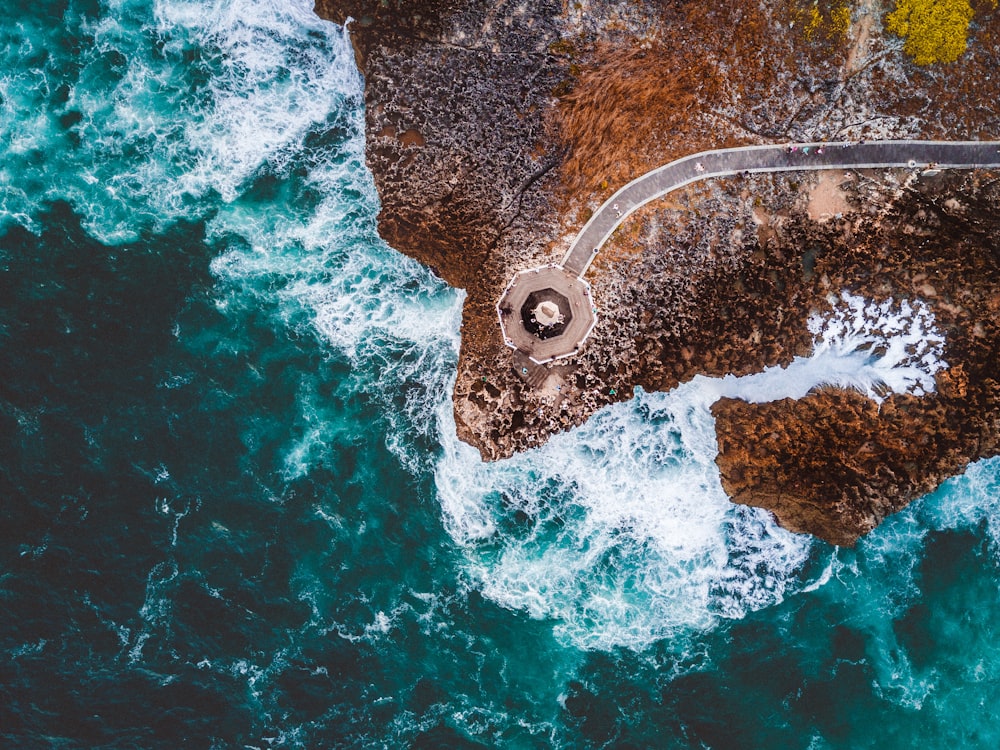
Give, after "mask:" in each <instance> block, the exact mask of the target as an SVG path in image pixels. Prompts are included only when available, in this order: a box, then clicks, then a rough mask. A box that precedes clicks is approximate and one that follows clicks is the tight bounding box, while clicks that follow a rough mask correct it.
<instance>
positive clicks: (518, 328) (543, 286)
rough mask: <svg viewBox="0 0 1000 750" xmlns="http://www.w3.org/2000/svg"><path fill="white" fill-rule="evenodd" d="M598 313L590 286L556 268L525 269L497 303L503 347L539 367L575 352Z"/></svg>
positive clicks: (592, 325)
mask: <svg viewBox="0 0 1000 750" xmlns="http://www.w3.org/2000/svg"><path fill="white" fill-rule="evenodd" d="M596 312H597V311H596V308H595V307H594V303H593V302H592V301H591V299H590V285H589V284H588V283H587V282H586V281H584V280H583V279H580V278H577V277H576V276H571V275H570V274H568V273H566V271H564V270H563V269H562V268H560V267H559V266H555V265H549V266H543V267H541V268H531V269H528V270H527V271H521V272H520V273H518V274H517V275H516V276H515V277H514V278H513V279H512V280H511V282H510V284H508V285H507V288H506V289H505V290H504V293H503V295H502V296H501V297H500V301H499V302H498V303H497V315H498V316H499V318H500V328H501V330H502V331H503V337H504V343H506V344H507V346H509V347H511V348H512V349H517V350H518V351H521V352H524V353H525V354H526V355H528V357H529V358H530V359H531V361H532V362H535V363H536V364H539V365H542V364H545V363H546V362H551V361H552V360H554V359H559V358H561V357H569V356H572V355H574V354H576V353H577V352H578V351H579V349H580V346H581V345H582V344H583V342H584V341H585V340H586V338H587V336H589V335H590V332H591V331H592V330H593V329H594V325H595V324H596V323H597V315H596Z"/></svg>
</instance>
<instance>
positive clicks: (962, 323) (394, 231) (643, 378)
mask: <svg viewBox="0 0 1000 750" xmlns="http://www.w3.org/2000/svg"><path fill="white" fill-rule="evenodd" d="M807 5H808V8H812V7H813V6H812V4H807ZM807 5H803V8H801V9H800V8H798V7H797V6H796V5H795V3H789V4H788V6H787V7H785V8H783V9H780V8H779V9H776V10H773V11H771V12H770V13H769V14H767V15H765V14H763V13H762V12H761V11H760V9H759V8H758V7H757V6H756V5H753V6H751V5H749V4H747V5H742V4H739V3H735V4H725V7H720V8H706V7H702V5H701V4H690V3H663V4H661V3H652V2H648V3H647V2H638V3H628V4H620V3H611V2H602V1H600V0H597V1H588V2H581V3H572V4H569V3H562V2H556V1H553V2H546V1H545V0H543V1H542V2H538V3H531V4H529V5H525V4H515V3H506V2H499V3H496V2H493V3H487V2H484V1H482V0H448V1H446V0H440V1H435V0H428V1H421V2H398V1H396V0H376V1H371V2H369V1H366V0H319V1H318V2H317V6H316V9H317V12H318V13H319V14H320V15H321V16H323V17H325V18H328V19H330V20H333V21H336V22H338V23H343V22H344V21H345V20H346V19H347V18H348V17H350V18H353V19H354V20H353V21H352V23H351V26H350V29H351V35H352V41H353V43H354V45H355V49H356V53H357V58H358V62H359V65H360V67H361V69H362V72H363V74H364V76H365V100H366V107H367V110H366V137H367V145H366V149H367V160H368V164H369V167H370V168H371V170H372V173H373V175H374V178H375V182H376V186H377V188H378V191H379V195H380V197H381V200H382V211H381V214H380V216H379V231H380V233H381V234H382V236H383V237H384V238H385V239H386V241H387V242H389V244H391V245H392V246H393V247H395V248H397V249H398V250H400V251H401V252H404V253H406V254H407V255H410V256H412V257H414V258H416V259H418V260H420V261H421V262H423V263H426V264H428V265H430V266H431V267H433V268H434V269H435V270H436V272H437V273H439V274H440V275H441V276H442V277H443V278H444V279H445V280H446V281H447V282H448V283H450V284H452V285H454V286H457V287H461V288H464V289H465V290H466V292H467V295H468V296H467V298H466V303H465V309H464V312H463V323H462V345H461V352H460V359H459V365H458V368H459V372H458V377H457V382H456V386H455V396H454V403H455V417H456V426H457V429H458V432H459V436H460V437H461V438H462V439H463V440H465V441H466V442H469V443H471V444H473V445H475V446H476V447H477V448H478V449H479V450H480V452H481V454H482V455H483V457H484V458H486V459H488V460H489V459H497V458H502V457H505V456H509V455H511V454H512V453H514V452H516V451H519V450H523V449H525V448H528V447H531V446H534V445H538V444H541V443H542V442H544V441H545V440H546V439H547V438H548V437H549V436H550V435H552V434H554V433H555V432H558V431H560V430H564V429H568V428H569V427H572V426H574V425H578V424H580V423H582V422H583V421H584V420H586V419H587V418H588V417H589V416H590V415H591V414H593V413H594V412H595V411H596V410H597V409H599V408H601V407H602V406H605V405H607V404H609V403H611V402H613V401H616V400H622V399H627V398H630V397H631V396H632V394H633V392H634V388H635V387H636V386H641V387H642V388H644V389H646V390H668V389H670V388H673V387H675V386H676V385H678V384H679V383H682V382H685V381H687V380H690V379H691V378H692V377H694V376H695V375H697V374H706V375H715V376H723V375H725V374H728V373H733V374H737V375H743V374H749V373H753V372H757V371H760V370H762V369H764V368H766V367H774V366H786V365H788V364H789V363H791V362H792V361H793V360H794V359H795V358H796V357H804V356H808V355H809V354H810V353H811V352H812V351H813V349H814V347H815V344H816V337H815V333H814V332H813V331H811V330H810V328H809V321H810V319H813V318H814V317H815V316H816V315H820V316H822V315H833V314H836V310H835V308H836V305H837V304H838V303H837V300H838V299H841V298H842V296H843V295H844V294H850V295H853V296H855V297H858V298H861V299H864V300H867V301H868V303H869V304H870V305H872V306H873V307H874V308H878V307H879V305H885V304H887V303H890V302H893V301H894V302H893V303H894V304H896V303H900V302H901V301H912V303H913V304H914V305H916V304H918V303H919V304H920V305H923V306H926V309H927V310H929V312H930V314H931V315H932V316H933V319H934V321H935V326H936V328H935V330H936V331H937V332H938V333H940V336H941V339H942V342H943V343H942V345H941V352H940V359H941V361H942V362H944V363H946V365H947V366H946V368H944V369H943V370H941V371H940V372H938V373H936V374H935V376H934V378H935V382H934V387H932V388H927V389H924V392H921V393H884V394H879V398H878V400H874V399H872V398H870V397H869V396H866V395H864V394H861V393H858V392H855V391H851V390H843V389H838V388H832V387H827V388H823V389H819V390H817V391H814V392H812V393H810V394H808V395H807V396H805V397H804V398H802V399H798V400H782V401H776V402H771V403H765V404H751V403H748V402H745V401H741V400H737V399H723V400H720V401H719V402H718V403H717V404H716V405H715V406H714V407H713V413H714V414H715V417H716V426H717V433H718V441H719V457H718V460H717V462H718V464H719V467H720V472H721V477H722V483H723V487H724V488H725V489H726V491H727V492H728V493H729V495H730V497H732V498H733V499H734V500H735V501H736V502H742V503H746V504H750V505H756V506H760V507H764V508H767V509H769V510H770V511H771V512H773V513H774V514H775V516H776V517H777V518H778V520H779V522H780V523H782V524H783V525H785V526H786V527H787V528H790V529H792V530H795V531H803V532H809V533H813V534H816V535H818V536H820V537H822V538H824V539H827V540H828V541H831V542H833V543H836V544H851V543H853V542H854V541H855V540H856V539H857V538H858V536H859V535H861V534H863V533H866V532H867V531H869V530H870V529H872V528H874V526H875V525H877V524H878V522H879V521H881V519H882V518H884V517H885V516H886V515H887V514H889V513H891V512H894V511H896V510H898V509H899V508H901V507H903V506H904V505H905V504H906V503H907V502H909V501H910V500H911V499H913V498H914V497H917V496H919V495H921V494H924V493H926V492H928V491H929V490H931V489H933V488H934V487H935V486H937V485H938V484H939V483H940V482H941V481H942V480H943V479H944V478H946V477H948V476H951V475H953V474H955V473H957V472H960V471H962V469H963V468H964V466H966V465H967V464H968V462H969V461H972V460H976V459H977V458H980V457H983V456H989V455H995V454H996V453H997V452H998V451H997V443H998V435H1000V416H998V415H1000V403H998V400H997V399H998V397H1000V396H998V383H997V380H996V378H997V373H998V372H1000V367H998V364H1000V363H998V357H1000V346H998V344H1000V331H998V329H997V324H996V322H995V321H996V320H997V313H998V312H1000V294H998V292H997V291H996V290H997V289H1000V285H998V281H1000V251H998V246H997V239H996V238H998V237H1000V218H998V217H1000V210H998V209H1000V186H998V182H997V180H996V179H995V175H991V174H989V173H986V172H982V171H973V172H966V173H958V172H955V173H947V172H933V171H931V172H916V171H907V170H882V171H852V172H849V173H846V174H838V175H836V176H832V175H827V176H822V175H819V174H816V173H813V174H810V173H795V174H788V175H783V176H761V177H752V178H732V179H724V180H723V179H720V180H709V181H705V182H703V183H696V184H694V185H691V186H689V187H687V188H684V189H682V190H680V191H677V192H675V193H671V194H670V195H668V196H667V197H665V198H664V199H662V200H660V201H657V202H655V203H653V204H650V205H649V206H647V207H646V208H644V209H642V211H641V212H640V213H639V214H637V215H636V216H634V217H633V218H632V219H631V220H630V221H629V222H628V223H627V224H626V225H624V226H623V227H622V228H621V229H619V231H618V232H617V233H616V234H615V236H614V237H613V238H612V240H611V241H610V242H609V244H608V245H607V246H606V248H605V250H604V251H602V253H601V255H600V257H599V258H598V259H597V261H595V263H594V264H593V265H592V266H591V268H590V270H589V271H588V276H587V279H588V281H589V282H590V283H591V285H592V288H593V298H594V300H595V303H596V305H597V307H598V309H599V311H600V312H599V321H598V325H597V327H596V328H595V329H594V331H593V333H592V335H591V337H590V339H589V340H588V341H587V344H586V346H585V347H584V348H583V349H582V350H581V352H580V353H579V354H578V355H577V356H575V357H573V358H570V359H568V360H560V361H559V362H558V363H556V364H552V365H549V366H547V367H546V368H544V371H540V372H539V371H534V370H533V372H532V377H530V378H523V377H522V375H523V374H524V373H523V369H522V367H521V366H520V363H519V362H518V361H516V360H515V358H514V354H513V352H512V350H511V349H508V348H507V347H506V346H505V345H504V342H503V341H502V338H501V333H500V328H499V326H498V325H497V317H496V309H495V305H496V302H497V299H498V298H499V296H500V294H501V293H502V291H503V289H504V287H505V286H506V284H507V282H508V281H509V280H510V278H511V277H512V276H513V275H514V274H515V273H516V272H517V271H519V270H522V269H524V268H529V267H533V266H538V265H542V264H545V263H557V262H559V261H560V260H561V258H562V256H563V254H564V253H565V251H566V249H567V248H568V247H569V243H570V242H571V240H572V239H573V237H574V236H575V234H576V233H577V232H578V231H579V229H580V228H581V227H582V226H583V224H584V223H585V222H586V220H587V218H588V217H589V215H590V213H591V212H592V211H593V210H594V209H595V208H596V207H597V206H598V205H600V203H601V202H602V201H603V200H604V199H606V198H607V197H608V196H609V195H610V194H611V193H612V192H613V191H614V190H615V189H616V188H618V187H620V186H621V185H623V184H624V183H625V182H627V181H628V180H629V179H632V178H634V177H636V176H638V175H639V174H642V173H643V172H645V171H647V170H648V169H650V168H653V167H655V166H658V165H660V164H662V163H665V162H667V161H669V160H670V159H672V158H676V157H679V156H683V155H686V154H688V153H692V152H695V151H698V150H702V149H705V148H718V147H721V146H729V145H737V144H751V143H772V142H784V141H790V140H824V139H829V140H840V139H850V138H886V137H896V138H900V137H922V138H935V137H938V138H948V139H986V138H993V137H995V136H997V135H1000V116H998V112H997V108H996V107H994V106H992V103H993V102H996V101H1000V97H998V94H1000V91H993V90H991V87H993V88H998V87H1000V79H998V80H997V81H996V82H993V81H992V78H994V77H995V76H990V75H988V73H989V71H993V70H996V69H997V66H998V64H1000V48H998V46H997V45H996V44H994V43H993V42H991V41H990V40H991V39H996V38H1000V35H998V34H996V33H995V31H996V30H997V26H1000V23H998V22H997V19H996V15H995V14H989V13H987V14H986V15H984V16H982V17H981V18H979V19H978V31H977V35H976V37H975V38H974V39H973V40H972V44H971V45H970V47H969V51H968V52H967V53H966V54H965V55H964V56H963V58H961V59H960V60H959V62H957V63H954V64H952V65H950V66H948V68H947V70H945V71H944V72H940V71H930V72H927V71H924V70H922V69H920V68H917V67H915V66H913V65H912V64H910V63H908V62H907V61H906V59H905V58H904V57H903V55H902V52H901V51H900V47H901V46H902V42H901V41H899V40H895V39H894V38H892V37H890V36H887V35H886V34H885V33H884V32H883V31H882V20H881V16H880V15H879V11H877V9H876V8H875V7H874V6H872V5H871V4H869V3H860V4H859V5H858V7H857V8H855V10H854V13H853V17H852V22H851V24H850V26H849V28H847V29H844V28H840V27H834V25H832V24H830V25H829V27H826V26H824V24H823V18H822V17H821V18H820V19H819V21H818V22H815V17H813V18H811V19H810V17H809V16H808V13H809V12H810V11H809V10H808V9H807ZM695 6H697V7H695ZM810 24H811V25H810ZM810 29H811V30H810ZM720 30H724V31H725V33H724V34H723V33H720ZM761 39H767V40H768V43H767V45H766V46H762V45H761V43H760V40H761ZM984 102H985V103H990V105H989V106H987V105H986V104H984ZM877 354H878V352H875V353H874V354H873V356H876V355H877Z"/></svg>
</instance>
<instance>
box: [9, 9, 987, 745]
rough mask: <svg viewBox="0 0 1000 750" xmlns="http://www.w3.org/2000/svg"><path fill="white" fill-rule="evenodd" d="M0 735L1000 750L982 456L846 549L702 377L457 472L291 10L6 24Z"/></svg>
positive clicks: (459, 449)
mask: <svg viewBox="0 0 1000 750" xmlns="http://www.w3.org/2000/svg"><path fill="white" fill-rule="evenodd" d="M0 28H2V34H3V42H4V43H3V46H2V47H0V49H2V52H0V54H2V55H3V67H2V69H0V70H2V73H0V136H2V137H0V149H2V150H3V158H2V159H0V441H2V442H0V503H2V504H0V649H2V658H0V744H2V746H4V747H11V748H47V747H57V748H92V747H93V748H96V747H122V748H133V747H141V748H160V747H162V748H177V747H185V748H187V747H190V748H201V747H204V748H230V747H234V748H243V747H258V748H267V747H295V748H298V747H302V748H340V747H424V748H441V747H452V748H459V747H476V746H487V747H516V748H531V747H553V746H555V747H566V748H577V747H622V748H624V747H657V748H674V747H676V748H687V747H712V748H737V747H739V748H743V747H761V748H786V747H787V748H807V747H808V748H859V747H879V748H887V747H891V748H895V747H900V748H904V747H905V748H909V747H913V746H916V745H917V744H918V743H919V745H921V746H923V747H941V748H944V747H990V748H993V747H997V746H1000V736H998V735H1000V722H998V717H997V709H996V708H995V706H997V705H998V699H1000V690H998V686H1000V638H998V637H997V632H996V630H997V628H996V626H995V624H994V623H996V622H1000V597H998V581H1000V567H998V555H997V552H998V547H997V540H998V539H1000V525H998V522H1000V502H998V497H1000V463H997V462H983V463H981V464H979V465H977V466H974V467H972V468H971V469H970V471H969V473H968V474H967V475H966V476H965V477H962V478H958V479H956V480H953V481H951V482H949V483H948V484H947V485H946V486H945V487H944V488H942V489H941V490H940V491H939V492H937V493H936V494H935V495H933V496H930V497H928V498H925V499H923V500H922V501H920V502H919V503H916V504H914V506H913V507H912V508H911V509H909V510H907V511H906V512H904V513H903V514H900V515H899V516H898V517H896V518H894V519H892V520H891V521H890V522H889V523H887V524H886V525H885V526H884V527H883V528H881V529H880V530H878V531H877V532H876V533H875V534H873V535H872V536H871V537H870V538H869V539H867V540H865V541H864V542H863V543H862V544H860V545H859V547H858V548H857V550H836V549H832V548H830V547H828V546H826V545H823V544H821V543H817V542H812V541H811V540H809V539H808V538H804V537H799V536H795V535H791V534H787V533H785V532H783V531H781V530H780V529H777V528H775V527H774V526H773V524H771V522H770V521H769V520H768V519H767V517H766V516H764V515H762V514H757V513H756V512H754V511H750V510H748V509H745V508H736V507H734V506H731V505H730V504H729V503H728V502H726V499H725V497H724V495H723V494H722V491H721V488H720V487H719V483H718V477H717V474H716V473H715V469H714V464H713V463H712V461H713V458H714V452H713V451H714V438H713V435H712V424H711V417H710V414H709V412H708V410H707V404H709V403H710V402H711V399H710V396H711V394H712V393H713V392H714V390H715V389H716V386H715V385H713V383H712V382H710V381H705V382H697V383H693V384H690V386H685V387H683V388H681V389H678V390H677V391H676V392H674V393H672V394H642V393H640V394H639V396H637V397H636V399H635V400H634V401H633V402H631V403H629V404H622V405H619V406H617V407H614V408H611V409H608V410H605V411H604V412H602V413H601V414H600V415H598V416H597V417H596V418H595V419H594V420H592V422H591V423H590V424H588V425H586V426H585V427H583V428H581V429H579V430H576V431H574V432H573V433H572V434H569V435H564V436H560V437H559V438H557V439H556V440H554V441H552V443H551V444H550V445H549V446H547V447H546V448H544V449H541V450H539V451H535V452H532V453H531V454H529V455H525V456H520V457H517V458H515V459H512V460H511V461H505V462H501V463H498V464H492V465H483V464H481V463H480V462H479V460H478V458H477V456H476V454H475V453H474V451H472V450H471V449H470V448H468V447H467V446H463V445H461V444H459V443H458V442H457V441H456V439H455V437H454V425H453V423H452V421H451V411H450V389H451V383H452V378H453V372H454V367H455V361H456V359H457V348H458V335H459V334H458V330H459V319H460V307H461V300H462V296H461V293H460V292H457V291H454V290H450V289H448V288H446V287H444V286H443V285H442V284H441V283H440V282H439V281H437V280H436V279H435V278H434V277H433V276H432V275H431V274H430V273H429V272H428V271H427V270H426V269H423V268H421V267H419V266H418V265H417V264H415V263H412V262H410V261H408V260H406V259H405V258H402V257H400V256H398V255H397V254H396V253H394V252H393V251H392V250H391V249H390V248H387V247H386V246H385V245H384V244H383V243H382V242H381V241H380V240H379V239H378V237H377V234H376V231H375V215H376V212H377V198H376V195H375V192H374V189H373V186H372V184H371V180H370V177H369V175H368V174H367V172H366V171H365V168H364V158H363V142H362V134H363V124H362V111H361V107H362V98H361V82H360V79H359V77H358V74H357V72H356V70H355V69H354V67H353V59H352V56H351V53H350V47H349V43H348V40H347V39H346V37H345V36H344V34H343V32H342V30H341V29H339V28H337V27H335V26H332V25H329V24H325V23H322V22H320V21H319V20H317V19H316V18H315V17H314V16H312V14H311V12H310V8H309V5H308V3H301V2H298V0H288V2H279V3H267V2H262V1H261V0H234V2H231V3H215V4H212V3H198V2H183V1H182V0H163V1H162V2H148V1H140V0H134V1H130V0H119V1H117V2H106V3H101V2H60V1H58V0H56V1H53V0H40V2H35V3H31V4H28V3H22V4H20V5H19V7H17V8H13V9H9V10H8V12H7V13H6V14H5V15H4V17H3V18H2V19H0Z"/></svg>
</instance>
